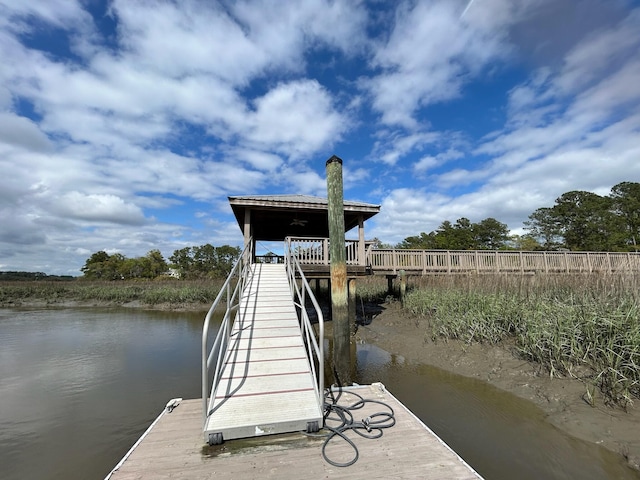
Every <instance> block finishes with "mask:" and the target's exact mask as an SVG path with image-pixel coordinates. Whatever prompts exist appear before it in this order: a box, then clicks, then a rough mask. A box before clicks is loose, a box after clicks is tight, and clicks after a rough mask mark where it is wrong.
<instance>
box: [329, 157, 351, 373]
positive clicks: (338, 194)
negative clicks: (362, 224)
mask: <svg viewBox="0 0 640 480" xmlns="http://www.w3.org/2000/svg"><path fill="white" fill-rule="evenodd" d="M326 171H327V202H328V206H327V208H328V215H329V240H330V241H329V248H330V252H331V262H330V266H329V271H330V273H331V316H332V324H333V367H334V369H335V371H336V373H337V375H338V377H339V381H340V382H341V383H342V384H343V385H350V384H351V382H352V380H351V349H350V346H349V343H350V340H351V339H350V333H351V332H350V328H349V311H348V302H347V261H346V253H345V241H344V198H343V195H344V193H343V186H342V160H341V159H340V158H338V157H336V156H335V155H334V156H332V157H331V158H330V159H329V160H327V163H326Z"/></svg>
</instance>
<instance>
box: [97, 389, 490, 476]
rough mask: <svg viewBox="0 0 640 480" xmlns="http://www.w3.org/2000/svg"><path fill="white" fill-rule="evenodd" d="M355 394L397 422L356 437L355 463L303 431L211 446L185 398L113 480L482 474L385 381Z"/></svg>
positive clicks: (195, 406) (196, 410)
mask: <svg viewBox="0 0 640 480" xmlns="http://www.w3.org/2000/svg"><path fill="white" fill-rule="evenodd" d="M355 391H356V392H357V393H359V394H360V395H362V396H364V397H365V398H371V399H375V400H380V401H383V402H385V403H387V404H388V405H390V406H391V407H392V408H393V409H394V412H395V418H396V425H395V426H393V427H391V428H389V429H385V430H384V434H383V436H382V437H381V438H378V439H375V440H371V439H364V438H361V437H359V436H358V435H353V440H354V442H355V443H356V445H357V447H358V449H359V454H360V458H359V460H358V461H357V462H356V463H355V464H354V465H351V466H349V467H344V468H342V467H334V466H332V465H330V464H329V463H327V462H326V461H325V460H324V459H323V457H322V451H321V448H322V440H321V439H318V438H310V437H307V436H305V435H303V434H299V433H296V434H282V435H272V436H265V437H259V438H255V439H249V440H231V441H229V442H225V443H224V444H223V445H220V446H215V447H209V446H207V445H206V444H205V443H204V441H203V439H202V435H201V422H202V412H201V410H200V400H187V401H184V402H183V403H182V404H180V405H179V406H178V407H177V408H176V409H175V410H174V411H173V412H172V413H163V414H162V415H161V417H160V418H159V420H158V421H157V423H156V424H155V426H154V427H153V428H152V429H151V430H150V431H149V432H148V434H147V435H146V437H145V438H144V439H143V440H142V441H141V443H140V444H139V445H138V447H137V448H136V449H135V450H133V451H132V452H131V454H130V456H129V457H128V458H127V459H126V460H125V461H124V463H123V464H122V465H121V466H120V467H119V468H118V469H117V470H116V471H114V472H113V473H112V475H111V476H110V479H112V480H133V479H168V478H172V479H195V480H198V479H207V478H225V479H281V480H289V479H299V478H326V479H346V478H348V479H350V480H365V479H366V480H371V479H377V478H385V479H408V478H416V479H417V478H420V479H427V480H429V479H445V480H446V479H450V480H471V479H479V478H481V477H480V476H479V475H478V474H477V473H476V472H474V471H473V469H472V468H471V467H469V466H468V465H467V464H466V463H465V462H464V461H463V460H462V459H460V457H459V456H458V455H457V454H455V452H453V451H452V450H451V449H450V448H449V447H447V446H446V445H445V444H444V443H443V442H442V441H441V440H440V439H439V438H438V437H437V436H436V435H435V434H434V433H433V432H432V431H431V430H429V429H428V428H427V427H426V426H425V425H424V424H423V423H422V422H420V421H419V420H418V419H417V418H416V417H415V416H414V415H413V414H412V413H411V412H410V411H409V410H407V409H406V408H405V407H404V406H403V405H402V404H401V403H400V402H399V401H398V400H397V399H396V398H395V397H394V396H393V395H392V394H390V393H389V392H388V391H386V390H385V389H384V387H383V386H381V385H380V384H375V385H367V386H361V387H358V388H357V389H356V390H355ZM344 400H345V401H348V399H346V398H345V399H344ZM378 407H379V405H378ZM373 408H374V409H375V410H376V411H377V410H379V408H376V407H373ZM362 414H363V415H365V414H367V412H365V411H363V412H362ZM327 453H328V454H329V456H330V458H332V459H334V460H338V461H339V460H341V459H340V458H339V456H340V455H342V456H343V457H344V458H343V460H348V459H349V458H350V456H351V455H352V453H351V452H350V451H348V450H346V449H345V447H344V445H343V444H341V442H337V443H335V444H333V443H332V444H330V445H329V447H328V448H327ZM108 478H109V477H108Z"/></svg>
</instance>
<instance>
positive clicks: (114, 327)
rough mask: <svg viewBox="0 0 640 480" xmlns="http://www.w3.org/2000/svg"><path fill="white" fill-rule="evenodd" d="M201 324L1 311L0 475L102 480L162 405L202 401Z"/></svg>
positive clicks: (106, 313)
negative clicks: (184, 400) (172, 400)
mask: <svg viewBox="0 0 640 480" xmlns="http://www.w3.org/2000/svg"><path fill="white" fill-rule="evenodd" d="M202 318H203V315H200V314H198V315H196V316H194V315H189V314H183V313H180V314H175V313H160V312H141V311H130V310H113V309H110V310H95V309H86V310H85V309H60V310H39V311H25V310H0V345H1V348H0V392H2V400H1V402H2V406H1V407H0V465H2V473H1V475H0V477H2V478H3V479H30V478H39V479H58V478H59V479H91V478H104V476H105V475H106V474H107V473H108V472H109V470H110V469H111V467H113V466H114V465H115V462H117V460H118V459H119V458H120V457H121V456H122V455H124V453H125V452H126V451H127V450H128V448H129V447H130V446H131V444H132V443H133V442H134V441H135V439H136V438H137V437H138V436H139V435H140V434H141V432H142V431H144V429H145V428H146V427H147V426H148V424H149V423H150V422H151V421H152V420H153V419H154V418H155V417H156V416H157V415H158V413H159V412H160V411H161V410H162V408H163V407H164V405H165V403H166V402H167V400H169V399H170V398H172V397H177V396H181V397H184V398H196V397H199V396H200V394H199V389H200V373H199V372H200V370H199V368H200V367H199V366H200V360H199V359H200V350H199V345H200V334H201V325H202Z"/></svg>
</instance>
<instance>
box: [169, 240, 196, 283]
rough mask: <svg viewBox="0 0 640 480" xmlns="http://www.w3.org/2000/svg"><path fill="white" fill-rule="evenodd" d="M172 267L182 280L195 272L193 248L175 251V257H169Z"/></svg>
mask: <svg viewBox="0 0 640 480" xmlns="http://www.w3.org/2000/svg"><path fill="white" fill-rule="evenodd" d="M169 262H171V267H172V268H173V269H175V270H177V271H178V274H179V276H180V278H184V277H186V276H188V275H189V273H191V272H192V271H193V263H194V260H193V255H192V253H191V247H184V248H181V249H179V250H175V251H174V252H173V255H171V256H170V257H169Z"/></svg>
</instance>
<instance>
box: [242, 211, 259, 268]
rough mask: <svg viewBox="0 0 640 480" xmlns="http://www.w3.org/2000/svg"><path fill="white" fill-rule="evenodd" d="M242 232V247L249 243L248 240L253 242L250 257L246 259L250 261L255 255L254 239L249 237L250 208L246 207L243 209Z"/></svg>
mask: <svg viewBox="0 0 640 480" xmlns="http://www.w3.org/2000/svg"><path fill="white" fill-rule="evenodd" d="M243 233H244V247H245V248H246V247H247V245H249V242H254V244H253V245H254V247H253V248H252V250H253V251H252V252H251V258H249V259H248V261H249V262H250V263H252V262H253V261H254V257H255V254H256V252H255V241H254V240H253V239H252V238H251V234H252V232H251V209H249V208H246V209H245V210H244V228H243Z"/></svg>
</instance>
